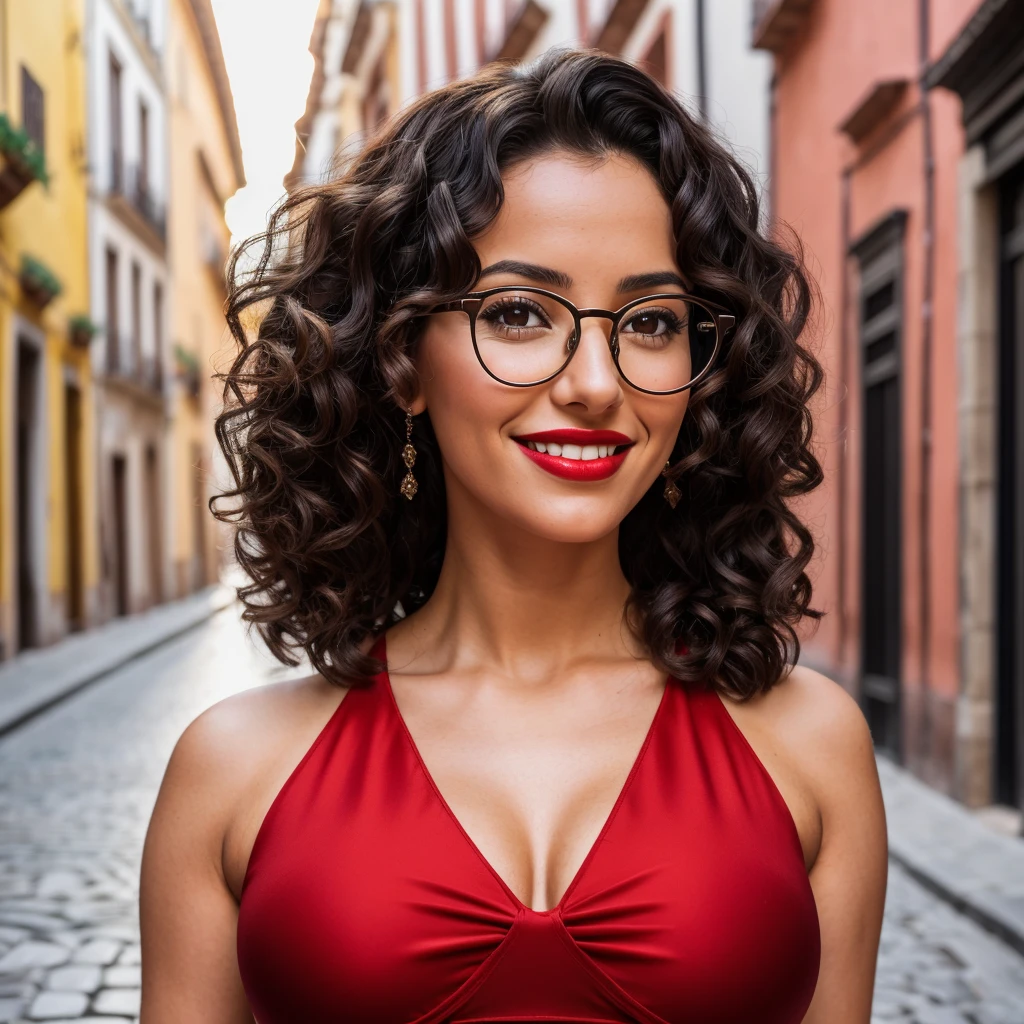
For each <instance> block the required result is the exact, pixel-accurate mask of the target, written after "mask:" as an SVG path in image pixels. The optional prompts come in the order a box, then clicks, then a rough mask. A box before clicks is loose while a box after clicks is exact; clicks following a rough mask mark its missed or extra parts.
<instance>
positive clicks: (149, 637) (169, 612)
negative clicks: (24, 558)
mask: <svg viewBox="0 0 1024 1024" xmlns="http://www.w3.org/2000/svg"><path fill="white" fill-rule="evenodd" d="M234 599H235V593H234V590H233V589H232V588H230V587H228V586H225V585H223V584H218V585H215V586H212V587H206V588H205V589H204V590H201V591H199V592H198V593H196V594H192V595H190V596H189V597H186V598H183V599H181V600H180V601H170V602H168V603H167V604H162V605H157V606H156V607H154V608H151V609H149V611H145V612H141V613H139V614H138V615H129V616H125V617H123V618H117V619H113V620H111V621H110V622H108V623H105V624H104V625H102V626H98V627H97V628H95V629H90V630H86V631H84V632H82V633H74V634H72V635H71V636H69V637H67V638H65V639H64V640H61V641H59V642H58V643H56V644H53V645H51V646H50V647H41V648H38V649H36V650H31V651H26V652H25V653H24V654H20V655H18V656H17V657H16V658H13V659H12V660H11V661H9V662H7V663H5V664H2V665H0V736H3V735H4V734H5V733H7V732H10V731H11V730H12V729H16V728H17V727H18V726H19V725H22V724H23V723H24V722H26V721H28V719H30V718H33V717H34V716H35V715H37V714H39V713H40V712H41V711H44V710H46V708H48V707H50V706H51V705H53V704H55V703H57V702H58V701H60V700H63V699H64V698H65V697H67V696H70V695H71V694H72V693H75V692H76V691H77V690H80V689H82V687H84V686H88V685H89V683H92V682H95V681H96V680H97V679H100V678H101V677H103V676H105V675H107V674H108V673H110V672H112V671H114V670H115V669H117V668H120V667H121V666H122V665H125V664H127V663H128V662H130V661H132V660H133V659H135V658H138V657H139V656H140V655H143V654H145V653H147V652H148V651H151V650H153V649H154V648H155V647H158V646H159V645H160V644H163V643H166V642H167V641H168V640H171V639H173V638H174V637H176V636H179V635H181V634H182V633H185V632H187V631H188V630H190V629H192V628H193V627H195V626H198V625H199V624H200V623H201V622H204V621H205V620H206V619H208V618H209V617H210V616H211V615H214V614H216V613H217V612H218V611H221V610H222V609H224V608H227V607H228V605H230V604H231V603H232V601H234Z"/></svg>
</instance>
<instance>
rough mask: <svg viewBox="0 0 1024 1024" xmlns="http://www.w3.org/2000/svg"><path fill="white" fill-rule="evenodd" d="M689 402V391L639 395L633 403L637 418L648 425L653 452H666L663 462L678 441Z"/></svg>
mask: <svg viewBox="0 0 1024 1024" xmlns="http://www.w3.org/2000/svg"><path fill="white" fill-rule="evenodd" d="M689 404H690V393H689V391H684V392H682V393H681V394H679V395H666V396H664V397H661V398H656V397H654V396H652V395H638V396H637V399H636V400H635V401H634V403H633V407H634V409H635V411H636V415H637V418H638V419H639V420H640V421H641V422H642V423H643V424H644V425H645V426H646V427H647V432H648V439H649V440H648V443H649V445H650V448H651V450H652V452H655V453H662V452H663V453H664V457H663V458H662V460H661V462H662V464H664V461H665V459H667V458H668V457H669V455H670V453H671V451H672V448H673V447H674V445H675V443H676V438H677V437H678V436H679V430H680V428H681V427H682V425H683V419H684V417H685V416H686V409H687V407H688V406H689Z"/></svg>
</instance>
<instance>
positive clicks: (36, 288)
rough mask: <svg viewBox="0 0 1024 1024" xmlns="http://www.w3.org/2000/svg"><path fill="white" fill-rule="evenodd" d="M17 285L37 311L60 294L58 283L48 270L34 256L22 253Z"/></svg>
mask: <svg viewBox="0 0 1024 1024" xmlns="http://www.w3.org/2000/svg"><path fill="white" fill-rule="evenodd" d="M18 283H19V284H20V285H21V290H22V292H24V294H25V298H27V299H28V301H29V302H31V303H32V305H33V306H35V307H36V308H37V309H43V308H44V307H46V306H48V305H49V304H50V302H52V301H53V299H55V298H56V297H57V296H58V295H60V292H61V284H60V281H58V280H57V277H56V275H55V274H54V273H53V271H52V270H50V268H49V267H48V266H47V265H46V264H45V263H43V262H42V261H41V260H37V259H36V258H35V256H29V254H28V253H23V254H22V257H21V270H20V271H19V272H18Z"/></svg>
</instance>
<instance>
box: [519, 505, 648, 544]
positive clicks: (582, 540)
mask: <svg viewBox="0 0 1024 1024" xmlns="http://www.w3.org/2000/svg"><path fill="white" fill-rule="evenodd" d="M516 506H517V507H516V508H515V509H507V508H506V509H502V510H501V511H502V513H503V514H504V515H505V517H506V518H508V519H509V520H510V521H511V522H514V523H515V524H516V525H517V526H518V527H519V528H520V529H522V530H524V531H525V532H527V533H531V534H533V535H534V536H536V537H539V538H543V539H544V540H549V541H554V542H556V543H559V544H592V543H594V542H595V541H599V540H602V539H603V538H604V537H607V536H608V535H609V534H610V533H613V532H614V531H615V530H616V529H618V527H619V525H620V524H621V523H622V520H623V519H625V517H626V512H627V511H628V509H627V510H621V509H620V508H619V507H618V503H615V505H614V507H612V503H611V502H610V501H608V500H607V499H605V500H601V499H594V498H562V499H559V500H554V501H553V500H551V499H548V500H547V501H546V502H545V501H544V499H542V498H540V496H538V498H537V501H536V502H535V503H533V504H531V505H530V506H529V507H523V505H522V502H521V499H520V500H519V501H517V502H516ZM620 513H621V514H620Z"/></svg>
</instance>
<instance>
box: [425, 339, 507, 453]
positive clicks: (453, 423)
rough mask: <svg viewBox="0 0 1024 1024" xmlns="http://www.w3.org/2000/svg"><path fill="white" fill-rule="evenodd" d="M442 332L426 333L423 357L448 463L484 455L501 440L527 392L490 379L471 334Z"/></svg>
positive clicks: (431, 409)
mask: <svg viewBox="0 0 1024 1024" xmlns="http://www.w3.org/2000/svg"><path fill="white" fill-rule="evenodd" d="M464 341H465V343H464V344H463V339H461V338H457V337H449V336H446V335H444V334H441V333H440V332H438V333H437V334H429V333H428V334H427V335H426V336H424V338H423V341H422V342H421V345H420V350H419V353H418V355H417V359H416V365H417V368H418V371H419V376H420V383H421V386H422V388H423V397H424V398H425V399H426V403H427V409H428V410H429V412H430V421H431V423H432V424H433V427H434V432H435V433H436V434H437V437H438V441H439V442H440V443H441V445H442V450H443V452H444V456H445V459H446V461H448V462H449V463H452V464H456V463H458V462H460V461H462V460H461V458H460V456H462V457H465V456H466V455H469V454H471V453H477V454H479V453H480V452H481V451H482V450H485V449H486V448H487V447H488V445H490V444H494V443H496V441H497V438H498V430H499V428H500V427H501V424H502V423H504V422H506V421H507V420H508V418H509V417H510V416H512V415H514V413H515V410H516V409H517V408H518V406H519V405H520V404H521V400H522V399H521V396H520V395H519V394H518V393H517V392H515V391H514V390H513V389H510V388H507V387H505V386H503V385H501V384H499V383H498V382H497V381H495V380H493V379H492V378H491V377H489V376H488V375H487V374H486V372H485V371H484V369H483V367H482V366H481V365H480V363H479V362H478V361H477V358H476V355H475V354H474V352H473V346H472V342H471V341H470V340H469V338H468V337H467V338H465V339H464Z"/></svg>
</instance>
